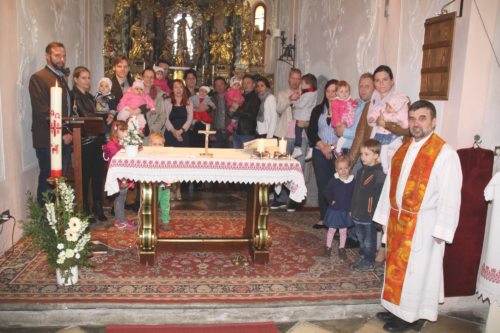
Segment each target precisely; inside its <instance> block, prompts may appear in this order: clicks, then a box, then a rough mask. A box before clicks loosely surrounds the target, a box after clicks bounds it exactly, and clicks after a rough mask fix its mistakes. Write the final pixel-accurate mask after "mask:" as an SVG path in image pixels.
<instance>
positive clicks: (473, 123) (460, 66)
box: [276, 0, 500, 148]
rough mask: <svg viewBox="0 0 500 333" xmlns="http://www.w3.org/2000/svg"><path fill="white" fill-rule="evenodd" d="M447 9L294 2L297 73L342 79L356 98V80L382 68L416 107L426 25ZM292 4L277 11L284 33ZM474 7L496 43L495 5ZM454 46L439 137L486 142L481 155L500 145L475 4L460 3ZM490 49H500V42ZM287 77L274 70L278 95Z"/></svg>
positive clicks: (483, 2) (427, 0)
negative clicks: (388, 69)
mask: <svg viewBox="0 0 500 333" xmlns="http://www.w3.org/2000/svg"><path fill="white" fill-rule="evenodd" d="M447 2H449V1H447V0H422V1H387V3H388V7H387V8H386V1H384V0H378V1H343V0H318V1H314V2H312V1H305V0H297V4H298V17H297V20H298V24H297V27H298V28H297V62H296V63H297V67H298V68H300V69H301V70H302V71H303V72H311V73H313V74H315V75H317V76H318V77H319V82H320V85H321V83H323V84H324V82H325V81H326V80H327V79H330V78H337V79H345V80H347V81H348V82H349V83H351V85H352V87H353V89H352V90H353V91H352V95H353V96H356V97H357V89H356V86H357V79H358V77H359V75H360V74H362V73H363V72H365V71H373V70H374V69H375V68H376V67H377V66H378V65H380V64H386V65H389V66H390V67H391V68H392V69H393V71H394V75H395V83H396V89H397V90H399V91H401V92H403V93H405V94H407V95H408V96H409V97H410V99H411V100H412V101H415V100H418V99H419V96H418V94H419V90H420V68H421V65H422V45H423V38H424V23H425V20H426V19H428V18H430V17H434V16H436V15H437V14H438V13H440V11H441V8H442V7H443V5H444V4H446V3H447ZM292 3H293V1H280V3H279V4H278V8H279V14H278V23H279V24H278V26H279V27H280V28H281V29H283V27H287V26H290V25H291V22H292V21H293V19H292V17H293V16H292V15H291V14H290V11H291V9H290V7H292ZM477 3H478V6H479V8H480V11H481V14H482V15H483V19H484V20H485V25H486V29H487V30H488V33H489V34H490V36H492V37H493V38H494V37H495V36H496V35H498V27H497V26H498V23H497V21H498V20H499V17H500V16H499V15H498V7H499V0H492V1H488V0H477ZM459 6H460V1H456V2H455V3H453V4H451V5H450V6H448V7H447V10H448V11H449V12H452V11H457V12H458V11H459ZM495 32H497V33H496V34H495ZM287 35H288V34H287ZM497 38H498V37H497ZM454 43H455V44H454V52H453V61H452V73H451V84H450V90H449V99H448V100H447V101H433V103H434V104H435V105H436V108H437V111H438V122H437V129H436V130H437V132H438V133H440V134H441V135H442V136H443V137H444V138H445V139H446V140H447V141H448V142H449V143H450V144H452V145H453V146H454V147H456V148H463V147H469V146H471V145H472V142H473V136H474V135H475V134H479V135H481V137H482V138H483V147H486V148H493V146H495V145H500V133H499V132H498V131H495V130H494V129H495V128H498V125H499V122H500V120H499V117H498V116H496V115H497V114H498V112H497V113H495V107H496V106H497V105H498V103H499V102H500V100H499V98H500V97H499V93H498V86H499V85H498V83H499V82H498V80H499V79H498V77H500V76H499V75H498V66H497V64H496V61H495V59H494V58H493V56H492V52H491V48H490V46H489V43H488V40H487V38H486V35H485V33H484V29H483V26H482V23H481V20H480V18H479V15H478V14H477V10H476V8H475V5H474V3H473V1H472V0H465V1H464V9H463V16H462V17H458V18H457V20H456V27H455V40H454ZM495 45H496V48H497V49H498V41H497V44H495ZM288 69H289V67H287V66H286V65H285V64H278V65H277V70H276V82H277V83H278V86H279V87H285V86H286V75H287V73H288ZM495 74H496V75H495ZM320 97H321V96H320ZM495 116H496V117H495Z"/></svg>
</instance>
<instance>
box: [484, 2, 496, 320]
mask: <svg viewBox="0 0 500 333" xmlns="http://www.w3.org/2000/svg"><path fill="white" fill-rule="evenodd" d="M499 18H500V5H498V7H497V11H496V26H495V27H494V31H492V30H490V36H491V38H492V42H493V47H494V49H495V50H496V53H497V57H498V58H499V59H495V56H494V54H493V52H492V51H491V50H489V51H487V53H489V55H490V64H491V65H490V72H489V76H490V78H489V80H488V91H487V97H486V105H485V114H484V123H483V133H482V134H483V135H482V137H483V146H484V147H485V148H488V149H493V148H494V146H500V130H499V128H500V65H499V64H498V63H497V60H498V61H500V19H499ZM490 19H491V18H490ZM497 162H498V158H497ZM497 171H499V170H497ZM499 319H500V318H499ZM499 325H500V324H499Z"/></svg>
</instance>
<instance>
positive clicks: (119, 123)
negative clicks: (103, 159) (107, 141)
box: [109, 120, 128, 140]
mask: <svg viewBox="0 0 500 333" xmlns="http://www.w3.org/2000/svg"><path fill="white" fill-rule="evenodd" d="M126 130H128V125H127V123H126V122H124V121H123V120H115V121H113V122H112V123H111V131H110V132H109V137H110V138H111V139H115V140H118V139H119V137H118V131H126Z"/></svg>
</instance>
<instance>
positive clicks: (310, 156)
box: [306, 147, 313, 161]
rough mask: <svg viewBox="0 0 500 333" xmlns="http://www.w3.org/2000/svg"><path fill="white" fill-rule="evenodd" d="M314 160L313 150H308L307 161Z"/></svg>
mask: <svg viewBox="0 0 500 333" xmlns="http://www.w3.org/2000/svg"><path fill="white" fill-rule="evenodd" d="M312 158H313V149H312V148H311V147H309V148H307V154H306V161H310V160H312Z"/></svg>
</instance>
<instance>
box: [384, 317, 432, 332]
mask: <svg viewBox="0 0 500 333" xmlns="http://www.w3.org/2000/svg"><path fill="white" fill-rule="evenodd" d="M418 326H420V327H422V326H423V321H422V320H417V321H414V322H413V323H409V322H407V321H404V320H403V319H401V318H398V317H396V318H394V319H393V320H391V321H389V322H388V323H386V324H385V325H384V331H387V332H405V331H407V330H409V329H410V328H416V327H418Z"/></svg>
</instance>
